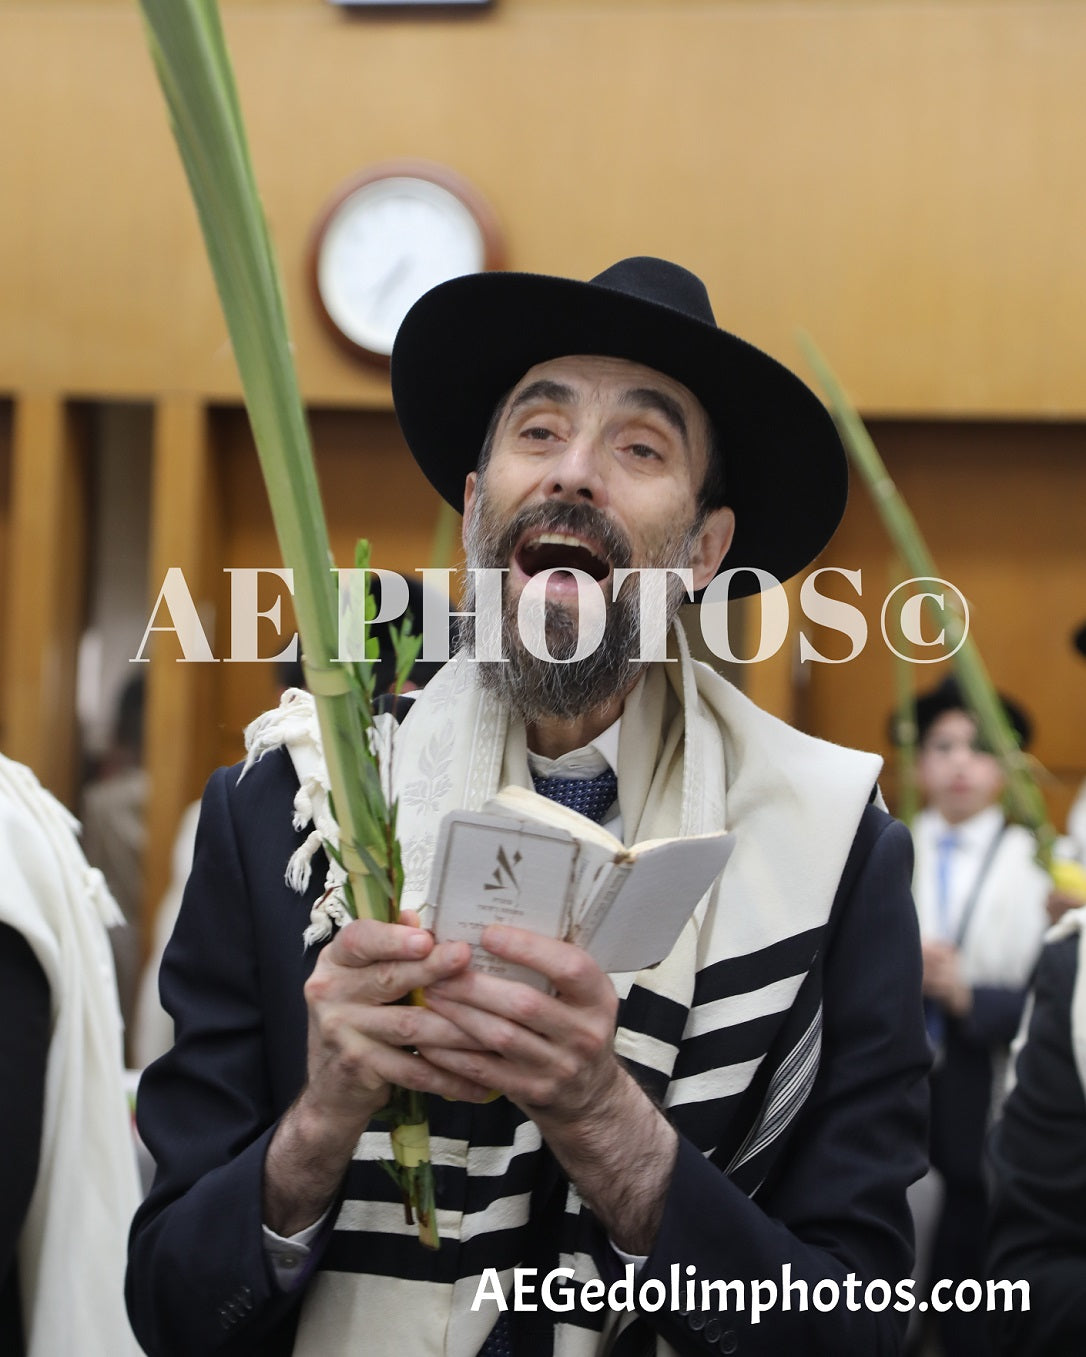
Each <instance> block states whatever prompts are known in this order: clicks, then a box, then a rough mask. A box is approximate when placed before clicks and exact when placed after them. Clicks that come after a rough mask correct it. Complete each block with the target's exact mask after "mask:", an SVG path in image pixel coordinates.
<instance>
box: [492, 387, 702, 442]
mask: <svg viewBox="0 0 1086 1357" xmlns="http://www.w3.org/2000/svg"><path fill="white" fill-rule="evenodd" d="M578 399H579V397H578V393H577V392H576V391H575V390H574V388H573V387H572V386H567V385H566V383H565V382H555V381H551V380H549V379H548V378H546V377H541V378H540V379H539V381H536V382H529V384H528V385H527V386H526V387H524V389H523V390H522V391H518V392H517V394H516V395H515V396H514V397H513V399H512V400H511V401H510V403H509V409H508V411H507V415H514V414H516V412H517V411H518V410H519V409H521V408H522V407H523V406H525V405H531V404H532V403H533V402H534V401H540V400H541V401H553V402H554V404H556V405H576V404H577V402H578ZM619 404H621V405H623V406H626V407H627V408H629V409H633V410H655V411H656V413H657V414H659V415H662V416H663V417H664V419H666V420H667V422H668V423H669V424H670V425H671V427H672V428H673V429H674V430H675V431H676V433H678V434H679V435H680V436H681V437H682V438H683V440H684V441H685V442H689V431H688V429H687V425H686V416H685V415H684V414H683V411H682V406H680V404H679V402H678V401H677V400H675V399H673V398H672V397H671V396H669V395H667V393H666V392H663V391H658V390H657V389H656V388H655V387H652V386H635V387H631V388H630V389H629V390H628V391H624V392H623V393H622V396H621V398H620V401H619Z"/></svg>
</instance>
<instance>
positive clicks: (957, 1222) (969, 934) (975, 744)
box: [913, 678, 1050, 1357]
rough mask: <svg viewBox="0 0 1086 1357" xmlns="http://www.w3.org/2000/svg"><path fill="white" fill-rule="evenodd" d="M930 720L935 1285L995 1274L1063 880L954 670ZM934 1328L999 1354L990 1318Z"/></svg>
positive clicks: (923, 734)
mask: <svg viewBox="0 0 1086 1357" xmlns="http://www.w3.org/2000/svg"><path fill="white" fill-rule="evenodd" d="M1002 701H1003V706H1004V710H1005V711H1006V713H1007V718H1008V720H1009V721H1010V723H1011V725H1012V726H1013V727H1014V730H1015V732H1016V734H1017V736H1018V739H1019V743H1020V744H1021V746H1022V747H1023V748H1025V747H1026V746H1027V745H1028V743H1029V738H1030V723H1029V720H1028V718H1027V716H1026V714H1025V712H1024V711H1023V710H1022V709H1021V707H1019V706H1018V705H1017V704H1016V703H1014V702H1012V701H1011V700H1010V699H1009V698H1006V697H1004V698H1003V699H1002ZM916 726H917V739H918V754H917V766H916V776H917V785H918V790H919V791H920V793H921V795H922V796H923V798H924V801H925V808H924V810H922V811H921V813H920V814H919V815H918V816H917V818H916V822H915V824H914V826H913V837H914V839H915V842H916V875H915V881H914V890H915V895H916V906H917V911H918V914H919V918H920V935H921V939H922V943H923V952H924V1003H925V1011H926V1014H927V1021H928V1032H929V1035H930V1037H931V1040H932V1044H933V1046H934V1048H935V1052H936V1057H935V1068H934V1071H933V1073H932V1080H931V1164H932V1175H931V1176H932V1179H935V1175H938V1179H937V1183H938V1186H939V1187H940V1188H941V1196H942V1200H941V1203H940V1204H939V1205H938V1206H937V1208H936V1209H935V1210H934V1211H925V1210H923V1208H922V1206H920V1207H919V1208H918V1211H917V1217H916V1224H917V1242H918V1251H919V1252H920V1254H921V1255H922V1256H923V1257H924V1259H925V1260H926V1263H927V1266H926V1269H922V1271H926V1274H927V1275H923V1276H921V1277H920V1278H919V1281H920V1283H921V1290H924V1289H926V1287H927V1285H928V1283H929V1282H934V1281H938V1280H940V1279H943V1278H948V1279H950V1280H953V1281H955V1282H957V1281H960V1280H963V1279H965V1278H977V1277H982V1276H983V1275H984V1273H983V1267H984V1220H985V1212H986V1206H987V1194H986V1190H985V1182H984V1170H983V1162H982V1161H983V1153H984V1136H985V1132H986V1130H987V1128H988V1124H989V1119H990V1116H991V1112H992V1098H993V1092H994V1089H995V1086H996V1084H997V1083H998V1084H999V1085H1000V1086H1002V1076H1003V1073H1004V1070H1005V1065H1006V1057H1007V1052H1008V1050H1009V1047H1010V1043H1011V1040H1012V1038H1013V1037H1014V1034H1015V1032H1016V1031H1017V1029H1018V1024H1019V1021H1020V1020H1021V1017H1022V1007H1023V1005H1024V1003H1025V998H1026V987H1027V986H1028V984H1029V980H1030V976H1031V975H1032V973H1033V968H1034V966H1035V965H1036V962H1037V957H1038V955H1039V953H1040V950H1041V944H1042V940H1043V938H1044V931H1045V928H1046V926H1047V917H1046V914H1045V901H1046V899H1047V896H1048V890H1049V885H1050V882H1049V878H1048V875H1047V873H1045V872H1044V871H1042V869H1041V868H1040V867H1038V866H1037V864H1036V862H1034V859H1033V854H1034V848H1035V845H1034V841H1033V836H1032V835H1031V834H1030V833H1029V831H1028V830H1026V829H1023V828H1022V826H1021V825H1011V824H1008V823H1007V821H1006V819H1005V817H1004V815H1003V811H1002V809H1001V807H1000V795H1001V793H1002V791H1003V785H1004V777H1003V772H1002V769H1001V767H1000V764H999V760H998V759H997V758H996V757H995V756H994V755H993V754H991V753H989V752H987V751H986V750H985V749H984V748H983V747H982V746H981V745H980V743H979V741H978V736H977V725H976V722H975V721H974V719H973V717H972V716H971V715H970V713H969V711H968V709H967V707H966V703H965V698H964V696H963V695H962V692H961V689H960V687H959V686H958V683H957V682H956V680H955V679H954V678H947V679H945V680H944V681H943V682H942V683H941V684H940V685H939V686H938V687H937V688H935V689H933V690H931V691H930V692H927V693H924V694H923V695H921V696H920V697H919V698H918V699H917V703H916ZM926 1195H927V1196H928V1197H930V1195H931V1194H925V1192H924V1189H923V1188H920V1189H918V1190H917V1193H916V1194H914V1198H917V1199H918V1200H919V1202H920V1203H923V1201H924V1200H925V1196H926ZM927 1324H928V1326H929V1327H930V1328H932V1329H936V1330H937V1331H938V1333H939V1338H940V1342H941V1345H942V1349H943V1351H944V1352H945V1353H946V1354H947V1357H972V1355H973V1354H985V1353H988V1352H990V1351H991V1348H990V1345H989V1342H988V1338H987V1333H986V1327H985V1319H984V1316H983V1315H982V1314H980V1313H974V1314H970V1313H969V1312H968V1311H965V1310H960V1311H959V1310H956V1309H955V1310H950V1311H948V1312H947V1313H946V1314H936V1313H935V1311H929V1313H928V1315H927Z"/></svg>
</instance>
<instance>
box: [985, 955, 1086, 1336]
mask: <svg viewBox="0 0 1086 1357" xmlns="http://www.w3.org/2000/svg"><path fill="white" fill-rule="evenodd" d="M1078 947H1079V939H1078V936H1077V935H1075V936H1073V937H1070V938H1065V939H1063V940H1062V941H1060V942H1056V943H1051V944H1050V945H1049V946H1048V947H1047V948H1046V949H1045V951H1044V953H1043V955H1042V958H1041V962H1040V965H1039V967H1038V970H1037V978H1036V988H1035V999H1034V1006H1033V1011H1032V1014H1031V1017H1030V1023H1029V1031H1028V1035H1027V1040H1026V1043H1025V1045H1024V1046H1023V1048H1022V1050H1021V1052H1020V1053H1019V1056H1018V1060H1017V1063H1016V1066H1015V1074H1016V1080H1017V1082H1016V1083H1015V1086H1014V1088H1013V1089H1012V1090H1011V1092H1010V1094H1009V1095H1008V1097H1007V1101H1006V1103H1005V1104H1004V1107H1003V1116H1002V1120H1001V1121H1000V1123H999V1125H998V1126H997V1127H996V1129H995V1132H994V1133H993V1135H992V1138H991V1142H990V1146H989V1151H990V1160H991V1167H992V1171H993V1176H994V1180H993V1194H992V1212H991V1224H990V1234H989V1256H988V1262H989V1272H990V1274H991V1276H992V1278H994V1279H996V1280H999V1281H1006V1282H1018V1281H1024V1282H1026V1283H1028V1285H1029V1292H1030V1295H1029V1302H1030V1308H1029V1311H1028V1312H1025V1313H1022V1312H1021V1309H1020V1305H1019V1304H1016V1305H1015V1307H1014V1309H1013V1310H1012V1311H1009V1312H1007V1313H993V1314H992V1315H991V1316H990V1319H989V1327H990V1329H991V1332H992V1335H993V1338H994V1339H995V1340H996V1342H997V1346H998V1350H999V1351H1000V1352H1005V1353H1014V1354H1015V1357H1029V1354H1044V1357H1061V1354H1064V1353H1066V1354H1072V1353H1073V1354H1076V1357H1077V1354H1080V1353H1082V1352H1086V1098H1084V1097H1083V1090H1082V1084H1081V1082H1080V1080H1079V1076H1078V1071H1077V1068H1076V1066H1075V1061H1074V1056H1073V1054H1072V1046H1071V1023H1070V1011H1071V996H1072V994H1073V992H1074V984H1075V974H1076V969H1077V959H1078Z"/></svg>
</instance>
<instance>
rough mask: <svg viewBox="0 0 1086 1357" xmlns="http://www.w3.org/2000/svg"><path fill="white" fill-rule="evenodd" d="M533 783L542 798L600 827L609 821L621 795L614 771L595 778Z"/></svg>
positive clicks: (540, 779) (544, 779)
mask: <svg viewBox="0 0 1086 1357" xmlns="http://www.w3.org/2000/svg"><path fill="white" fill-rule="evenodd" d="M532 782H533V783H534V784H535V789H536V791H537V792H538V793H539V795H540V796H545V797H547V799H548V800H549V801H557V802H558V804H559V805H560V806H569V807H570V809H571V810H576V811H579V812H580V813H581V814H582V815H586V816H587V817H588V818H589V819H590V820H595V821H596V823H597V824H602V823H603V821H604V820H606V819H607V812H608V811H609V810H610V809H611V807H612V806H613V805H614V804H615V797H616V796H617V795H618V778H617V777H616V776H615V770H614V769H613V768H605V769H604V770H603V772H602V773H598V774H597V775H596V776H595V777H537V776H536V775H535V773H533V774H532Z"/></svg>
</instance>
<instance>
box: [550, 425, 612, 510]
mask: <svg viewBox="0 0 1086 1357" xmlns="http://www.w3.org/2000/svg"><path fill="white" fill-rule="evenodd" d="M604 460H605V459H604V449H603V447H602V444H601V443H600V441H599V439H598V438H596V437H595V436H593V435H592V434H591V433H590V432H588V431H583V432H580V433H577V434H575V435H574V436H573V437H572V438H571V439H570V440H569V442H568V443H567V444H566V445H565V447H564V448H563V449H562V453H561V456H560V457H559V458H558V459H557V461H555V462H554V463H553V464H552V465H551V466H550V467H549V468H548V470H547V480H546V483H545V488H546V493H547V498H548V499H566V500H570V501H572V502H587V503H590V504H594V505H596V506H597V507H598V508H602V507H603V505H604V503H605V502H606V499H607V482H606V478H605V475H604Z"/></svg>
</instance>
